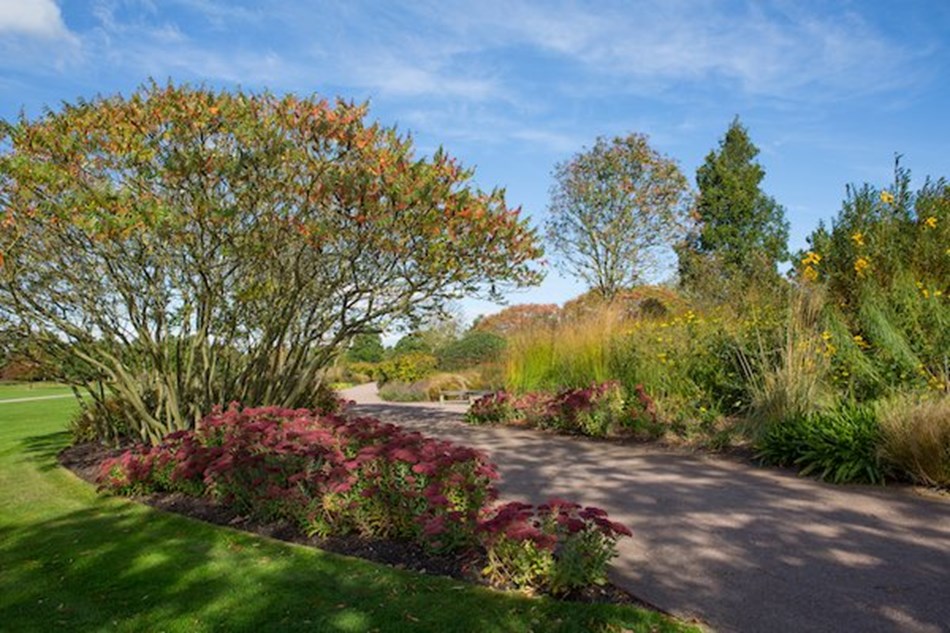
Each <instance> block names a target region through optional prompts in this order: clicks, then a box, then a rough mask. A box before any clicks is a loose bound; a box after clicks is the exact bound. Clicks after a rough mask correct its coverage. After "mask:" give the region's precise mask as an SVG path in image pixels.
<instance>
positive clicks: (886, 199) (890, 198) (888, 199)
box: [881, 191, 894, 204]
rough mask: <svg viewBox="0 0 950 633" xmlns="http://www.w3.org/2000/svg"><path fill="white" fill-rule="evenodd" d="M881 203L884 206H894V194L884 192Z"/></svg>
mask: <svg viewBox="0 0 950 633" xmlns="http://www.w3.org/2000/svg"><path fill="white" fill-rule="evenodd" d="M881 202H883V203H884V204H894V194H892V193H891V192H890V191H882V192H881Z"/></svg>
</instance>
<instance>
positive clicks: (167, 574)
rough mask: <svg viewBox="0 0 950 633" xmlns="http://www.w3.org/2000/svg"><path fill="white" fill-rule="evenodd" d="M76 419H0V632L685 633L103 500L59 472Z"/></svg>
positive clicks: (23, 414) (27, 406)
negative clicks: (70, 423) (67, 428)
mask: <svg viewBox="0 0 950 633" xmlns="http://www.w3.org/2000/svg"><path fill="white" fill-rule="evenodd" d="M6 389H7V388H6V387H0V398H3V397H5V393H6ZM75 406H76V404H75V402H73V401H72V400H68V399H63V400H50V401H40V402H25V403H18V404H7V405H4V406H3V408H2V409H0V570H2V572H3V573H2V574H0V622H2V623H3V625H2V628H4V629H5V630H11V631H56V630H62V631H90V630H118V631H144V630H155V631H157V630H162V631H210V630H259V631H270V630H274V631H296V630H308V631H374V630H378V631H618V632H619V631H624V630H632V631H685V630H694V629H691V628H688V627H685V626H683V625H681V624H679V623H676V622H673V621H671V620H669V619H667V618H665V617H663V616H661V615H659V614H656V613H652V612H648V611H643V610H640V609H636V608H633V607H629V606H618V605H583V604H576V603H560V602H557V601H554V600H549V599H530V598H526V597H523V596H519V595H514V594H503V593H499V592H494V591H490V590H488V589H485V588H482V587H475V586H471V585H467V584H464V583H460V582H457V581H453V580H450V579H446V578H437V577H429V576H423V575H419V574H415V573H411V572H406V571H400V570H396V569H392V568H389V567H385V566H381V565H376V564H372V563H368V562H365V561H362V560H358V559H353V558H348V557H343V556H338V555H334V554H329V553H325V552H322V551H319V550H314V549H310V548H304V547H300V546H295V545H291V544H287V543H282V542H277V541H273V540H269V539H265V538H262V537H258V536H255V535H251V534H246V533H242V532H238V531H235V530H230V529H227V528H222V527H216V526H212V525H209V524H205V523H202V522H200V521H196V520H192V519H188V518H186V517H182V516H178V515H172V514H166V513H163V512H159V511H156V510H153V509H151V508H148V507H145V506H142V505H138V504H136V503H133V502H130V501H127V500H123V499H117V498H103V497H100V496H98V495H97V494H96V493H95V491H94V490H93V488H92V487H91V486H89V485H88V484H86V483H84V482H82V481H81V480H79V479H78V478H76V477H74V476H73V475H72V474H70V473H68V472H67V471H65V470H64V469H62V468H59V467H58V465H57V464H56V453H57V452H58V451H59V450H60V449H61V448H63V447H64V446H65V445H66V444H67V442H68V435H67V434H66V433H65V432H64V431H63V430H62V429H63V425H64V422H65V420H66V419H67V418H68V416H69V415H70V414H71V412H72V411H73V410H74V408H75Z"/></svg>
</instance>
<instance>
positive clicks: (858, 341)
mask: <svg viewBox="0 0 950 633" xmlns="http://www.w3.org/2000/svg"><path fill="white" fill-rule="evenodd" d="M851 338H853V339H854V344H855V345H857V346H858V347H860V348H861V349H867V348H869V347H871V346H870V345H869V344H868V342H867V341H865V340H864V337H863V336H861V335H860V334H855V335H854V336H853V337H851Z"/></svg>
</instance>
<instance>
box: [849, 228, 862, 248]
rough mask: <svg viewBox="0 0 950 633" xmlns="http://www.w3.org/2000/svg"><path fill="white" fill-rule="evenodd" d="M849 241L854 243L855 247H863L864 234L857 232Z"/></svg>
mask: <svg viewBox="0 0 950 633" xmlns="http://www.w3.org/2000/svg"><path fill="white" fill-rule="evenodd" d="M851 241H852V242H854V245H855V246H864V233H862V232H861V231H858V232H857V233H855V234H854V235H852V236H851Z"/></svg>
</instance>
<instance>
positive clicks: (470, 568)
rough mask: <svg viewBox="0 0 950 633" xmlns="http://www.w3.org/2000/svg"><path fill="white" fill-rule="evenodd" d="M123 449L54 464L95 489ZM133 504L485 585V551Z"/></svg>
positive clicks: (594, 594) (80, 454) (92, 446)
mask: <svg viewBox="0 0 950 633" xmlns="http://www.w3.org/2000/svg"><path fill="white" fill-rule="evenodd" d="M122 452H123V449H113V448H108V447H106V446H103V445H101V444H98V443H95V442H87V443H82V444H76V445H73V446H70V447H68V448H65V449H63V450H62V451H61V452H60V453H59V455H58V459H59V463H60V464H61V465H62V466H63V467H65V468H66V469H68V470H70V471H72V472H73V473H74V474H75V475H76V476H78V477H79V478H80V479H83V480H85V481H87V482H89V483H91V484H95V483H96V476H97V475H98V474H99V464H101V463H102V461H103V460H105V459H107V458H109V457H115V456H117V455H119V454H121V453H122ZM135 500H136V501H140V502H142V503H145V504H146V505H149V506H152V507H153V508H158V509H160V510H164V511H166V512H174V513H176V514H181V515H184V516H188V517H191V518H194V519H198V520H201V521H205V522H207V523H213V524H215V525H223V526H227V527H230V528H234V529H238V530H242V531H245V532H252V533H254V534H259V535H262V536H266V537H270V538H274V539H278V540H281V541H287V542H290V543H298V544H300V545H306V546H310V547H316V548H319V549H321V550H324V551H330V552H335V553H337V554H343V555H346V556H355V557H358V558H363V559H366V560H369V561H373V562H376V563H382V564H385V565H389V566H391V567H395V568H397V569H409V570H412V571H416V572H421V573H425V574H433V575H439V576H448V577H451V578H455V579H457V580H464V581H466V582H471V583H475V584H480V585H485V584H486V583H485V581H484V579H483V578H482V577H481V575H480V573H479V570H481V569H482V568H484V567H485V565H486V556H485V553H484V551H481V550H474V551H469V552H462V553H458V554H453V555H438V554H433V553H432V552H429V551H427V550H426V549H425V548H423V547H422V546H420V545H418V544H415V543H410V542H407V541H397V540H385V539H366V538H363V537H360V536H357V535H348V536H339V537H331V538H320V537H316V536H313V537H308V536H307V535H306V534H304V533H303V532H301V531H300V529H299V528H298V527H297V526H295V525H293V524H291V523H289V522H286V521H260V520H257V519H255V518H253V517H249V516H245V515H242V514H240V513H239V512H236V511H235V510H234V509H232V508H229V507H226V506H223V505H220V504H218V503H215V502H214V500H212V499H210V498H208V497H192V496H189V495H185V494H182V493H177V492H176V493H153V494H150V495H144V496H139V497H135ZM562 599H564V600H569V601H575V602H586V603H612V604H630V605H636V606H639V607H643V608H646V609H651V610H653V611H659V612H661V613H666V612H665V611H663V610H662V609H659V608H658V607H656V606H654V605H652V604H649V603H647V602H645V601H643V600H640V599H639V598H637V597H636V596H634V595H632V594H630V593H629V592H627V591H625V590H624V589H621V588H620V587H618V586H616V585H614V584H607V585H604V586H602V587H590V588H587V589H585V590H583V591H576V592H572V593H570V594H568V595H566V596H562Z"/></svg>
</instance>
